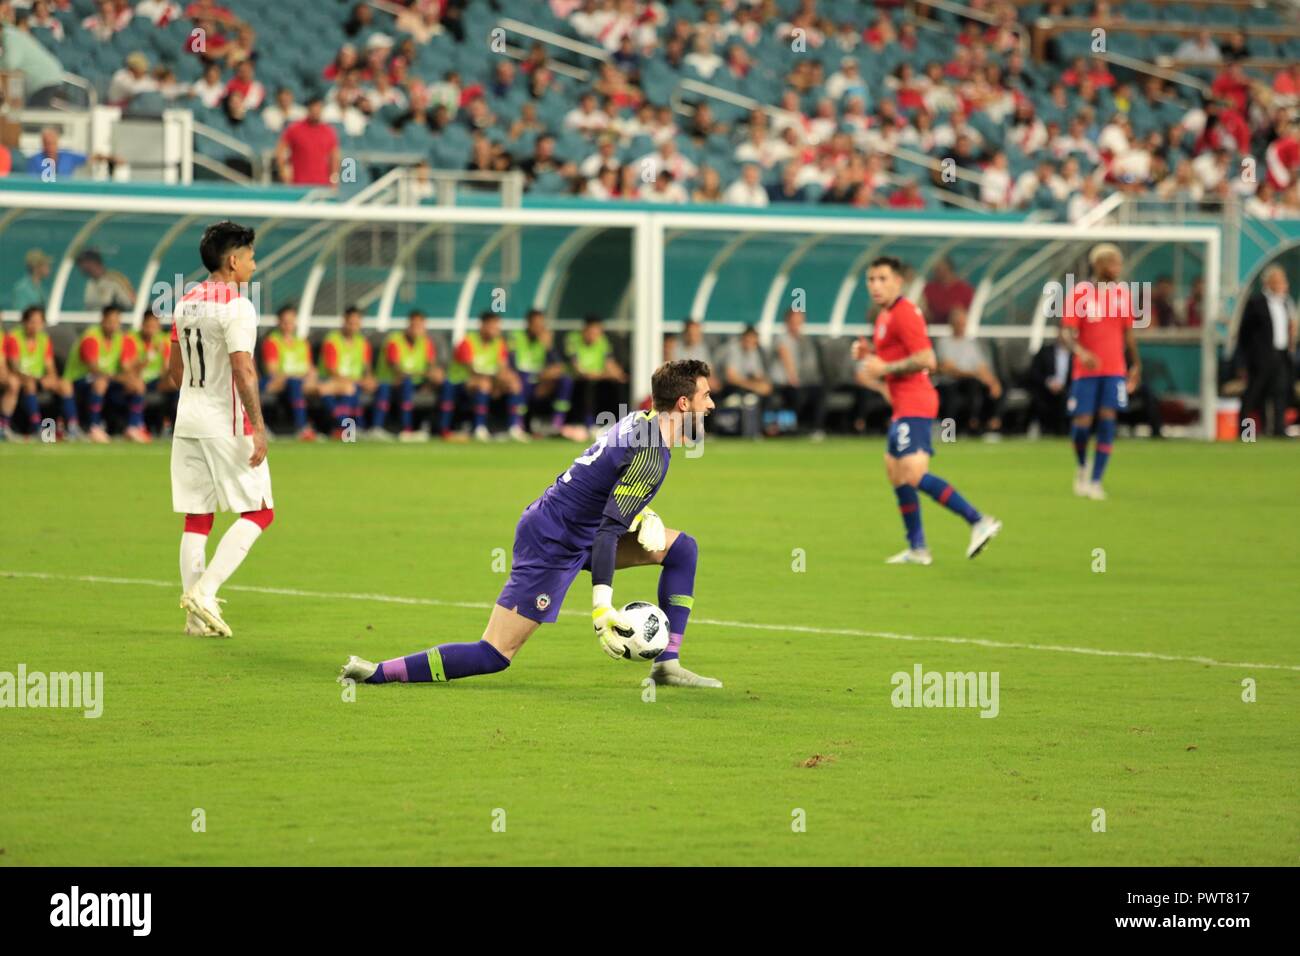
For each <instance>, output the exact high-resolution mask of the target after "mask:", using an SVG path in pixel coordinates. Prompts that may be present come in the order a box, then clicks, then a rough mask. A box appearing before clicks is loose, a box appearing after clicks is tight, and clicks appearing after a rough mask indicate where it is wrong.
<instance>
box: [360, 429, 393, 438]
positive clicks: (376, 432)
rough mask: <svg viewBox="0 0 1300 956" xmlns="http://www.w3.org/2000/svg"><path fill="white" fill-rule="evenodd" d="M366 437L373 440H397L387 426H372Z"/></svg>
mask: <svg viewBox="0 0 1300 956" xmlns="http://www.w3.org/2000/svg"><path fill="white" fill-rule="evenodd" d="M366 437H367V438H369V439H370V440H371V441H395V439H394V438H393V433H392V432H390V431H389V430H388V429H387V428H371V429H369V430H368V431H367V432H366Z"/></svg>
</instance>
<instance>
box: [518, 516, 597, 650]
mask: <svg viewBox="0 0 1300 956" xmlns="http://www.w3.org/2000/svg"><path fill="white" fill-rule="evenodd" d="M548 526H549V525H548V522H547V521H546V518H545V516H544V515H542V514H541V512H540V509H539V507H538V504H537V502H533V504H531V505H529V506H528V507H527V508H526V509H525V510H524V513H523V516H522V517H521V518H520V519H519V524H517V525H516V526H515V546H514V551H513V554H512V556H511V561H510V577H509V578H508V579H507V580H506V586H505V587H503V588H502V589H501V594H500V596H498V597H497V604H500V605H501V606H502V607H503V608H505V609H506V610H509V611H516V612H517V613H519V614H522V615H523V616H524V617H526V618H528V619H529V620H532V621H536V622H537V623H538V624H554V623H555V622H556V620H558V619H559V616H560V605H561V604H563V603H564V595H565V594H567V593H568V591H569V586H570V585H571V584H573V579H574V578H576V577H577V576H578V572H580V571H582V570H584V569H588V568H589V564H590V560H591V554H590V552H589V551H579V552H576V553H575V552H572V551H568V550H565V549H562V548H558V547H556V546H555V544H554V543H553V541H550V540H549V539H547V538H546V537H545V535H544V529H545V528H546V527H548Z"/></svg>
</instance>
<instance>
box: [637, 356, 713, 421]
mask: <svg viewBox="0 0 1300 956" xmlns="http://www.w3.org/2000/svg"><path fill="white" fill-rule="evenodd" d="M712 374H713V373H712V372H711V371H710V370H709V363H708V362H701V361H700V360H699V359H682V360H680V361H677V362H665V363H664V364H663V365H660V366H659V370H658V371H656V372H655V373H654V375H653V376H651V378H650V394H651V396H653V399H654V407H655V411H659V412H667V411H671V410H672V409H673V408H675V407H676V406H677V399H679V398H694V397H695V388H696V386H697V385H698V384H699V381H700V379H702V378H709V377H711V376H712Z"/></svg>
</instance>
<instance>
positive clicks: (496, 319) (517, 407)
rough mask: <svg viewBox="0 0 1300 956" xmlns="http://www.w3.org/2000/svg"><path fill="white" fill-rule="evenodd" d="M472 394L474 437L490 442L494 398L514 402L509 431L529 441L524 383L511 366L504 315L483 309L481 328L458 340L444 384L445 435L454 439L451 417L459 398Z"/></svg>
mask: <svg viewBox="0 0 1300 956" xmlns="http://www.w3.org/2000/svg"><path fill="white" fill-rule="evenodd" d="M465 393H468V394H469V395H471V396H472V397H473V401H474V439H475V440H476V441H488V440H490V439H491V437H492V435H491V433H490V432H489V431H488V424H487V417H488V405H489V403H490V402H491V401H492V399H494V398H502V397H504V398H506V399H507V400H508V401H509V403H510V428H509V432H508V434H509V435H510V437H511V438H512V439H513V440H515V441H528V433H527V432H525V431H524V427H523V384H522V383H521V382H520V381H519V376H518V375H516V374H515V372H514V369H512V368H511V367H510V356H509V353H508V351H507V349H506V340H505V337H504V336H502V334H501V316H499V315H497V314H496V313H495V312H483V313H482V314H480V315H479V317H478V331H476V332H467V333H465V337H464V338H463V339H461V340H460V341H459V342H457V343H456V349H455V351H454V352H453V353H452V363H451V367H450V368H449V369H448V370H447V380H446V381H445V382H443V384H442V401H441V402H440V404H439V422H438V428H439V431H441V432H442V437H443V438H447V439H450V438H452V431H451V420H452V414H453V413H454V412H455V410H456V399H457V397H458V396H459V395H462V394H465Z"/></svg>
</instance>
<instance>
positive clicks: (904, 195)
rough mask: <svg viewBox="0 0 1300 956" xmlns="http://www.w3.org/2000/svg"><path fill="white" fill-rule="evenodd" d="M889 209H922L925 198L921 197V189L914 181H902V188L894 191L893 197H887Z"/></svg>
mask: <svg viewBox="0 0 1300 956" xmlns="http://www.w3.org/2000/svg"><path fill="white" fill-rule="evenodd" d="M889 208H891V209H924V208H925V197H924V196H922V195H921V187H920V186H918V185H917V183H916V180H915V179H908V180H904V181H903V184H902V186H900V187H899V188H898V189H896V190H894V193H893V195H891V196H890V197H889Z"/></svg>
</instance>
